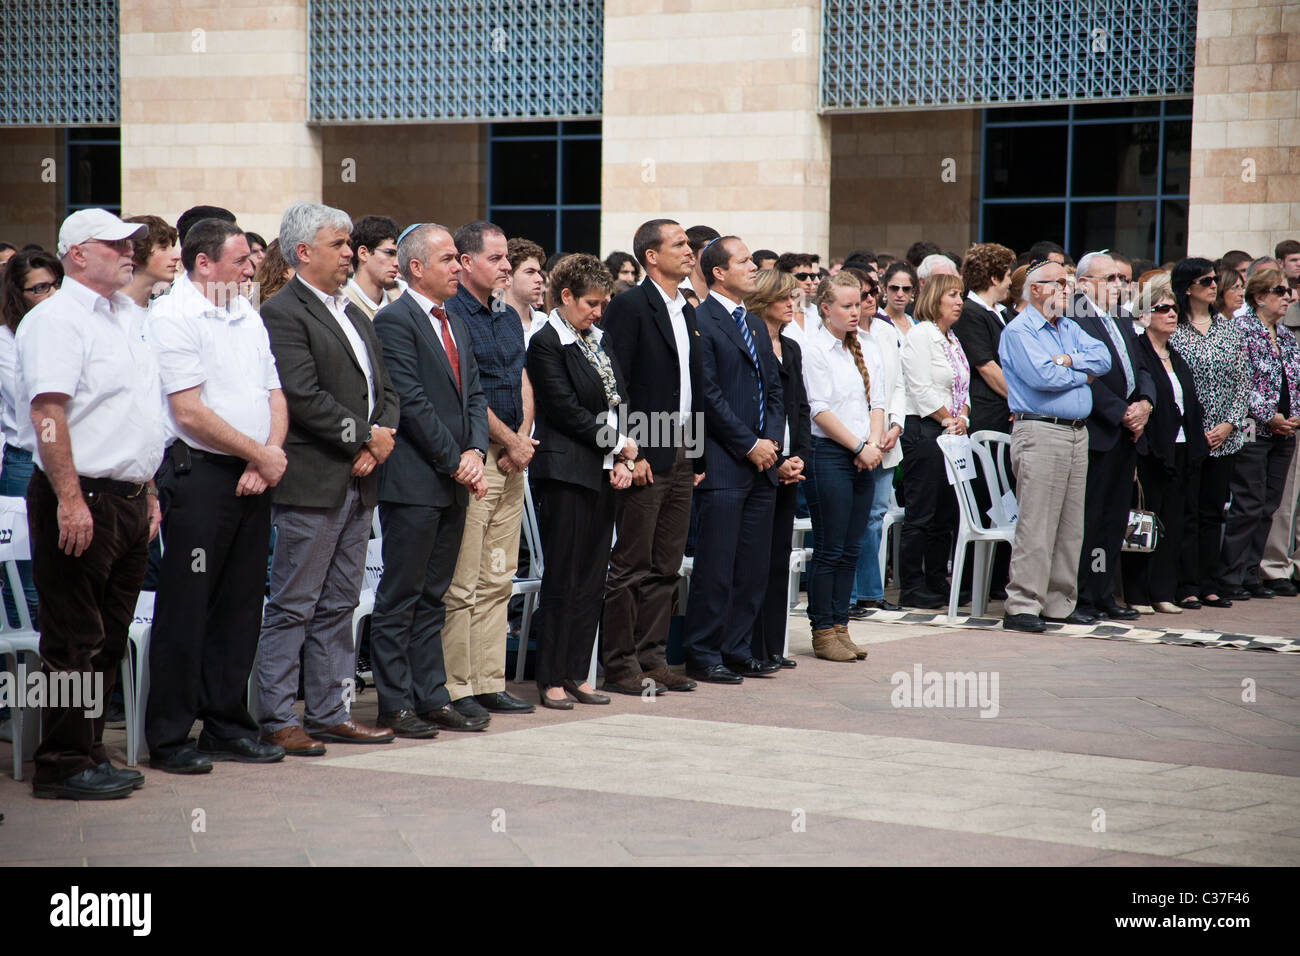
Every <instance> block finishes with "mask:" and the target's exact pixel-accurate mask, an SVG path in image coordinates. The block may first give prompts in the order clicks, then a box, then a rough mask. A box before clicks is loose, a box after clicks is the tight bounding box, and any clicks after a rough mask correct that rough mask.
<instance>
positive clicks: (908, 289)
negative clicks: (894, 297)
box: [885, 285, 912, 292]
mask: <svg viewBox="0 0 1300 956" xmlns="http://www.w3.org/2000/svg"><path fill="white" fill-rule="evenodd" d="M885 288H887V289H888V290H889V291H890V292H911V291H912V287H911V286H910V285H889V286H886V287H885Z"/></svg>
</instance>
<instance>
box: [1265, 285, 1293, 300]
mask: <svg viewBox="0 0 1300 956" xmlns="http://www.w3.org/2000/svg"><path fill="white" fill-rule="evenodd" d="M1268 293H1269V295H1277V296H1281V297H1282V298H1284V299H1285V298H1287V297H1288V296H1289V295H1291V287H1290V286H1285V285H1275V286H1273V288H1271V289H1269V290H1268Z"/></svg>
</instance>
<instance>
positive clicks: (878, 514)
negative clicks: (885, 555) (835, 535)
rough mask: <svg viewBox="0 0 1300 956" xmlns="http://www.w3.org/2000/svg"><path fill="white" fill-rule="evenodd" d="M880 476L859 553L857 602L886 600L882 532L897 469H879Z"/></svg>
mask: <svg viewBox="0 0 1300 956" xmlns="http://www.w3.org/2000/svg"><path fill="white" fill-rule="evenodd" d="M877 472H878V473H879V477H878V478H877V479H876V487H875V490H874V491H873V492H872V495H871V513H870V515H868V517H867V530H866V532H865V533H864V534H863V535H862V551H861V552H860V553H859V554H858V573H857V577H856V578H855V579H854V581H853V595H852V596H851V597H850V598H849V601H850V602H853V601H858V600H862V601H880V600H883V599H884V597H885V587H884V584H885V575H884V570H885V569H884V568H882V567H881V566H880V530H881V526H882V525H883V524H884V521H885V512H886V511H888V510H889V493H890V491H892V490H893V488H894V469H893V468H878V469H877Z"/></svg>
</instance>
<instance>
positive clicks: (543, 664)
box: [535, 473, 615, 688]
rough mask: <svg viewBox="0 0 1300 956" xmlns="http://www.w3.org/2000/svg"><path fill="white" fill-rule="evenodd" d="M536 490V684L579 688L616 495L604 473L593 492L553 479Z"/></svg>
mask: <svg viewBox="0 0 1300 956" xmlns="http://www.w3.org/2000/svg"><path fill="white" fill-rule="evenodd" d="M538 484H539V485H540V486H541V488H542V501H543V502H544V504H543V505H542V507H541V511H540V512H539V513H538V515H537V530H538V531H539V532H540V533H541V537H542V556H543V561H544V562H545V565H544V570H543V571H542V592H541V604H540V608H541V613H542V614H543V615H544V616H545V618H546V626H545V628H544V629H543V630H542V632H541V633H540V634H538V636H537V667H536V669H535V672H536V676H537V684H538V686H539V687H542V688H546V687H556V686H559V685H560V684H562V683H563V682H564V681H566V680H572V681H576V682H577V683H579V684H581V683H582V682H583V681H585V680H586V679H587V671H588V670H589V669H590V666H591V648H592V645H593V643H594V642H595V640H596V625H597V624H598V623H599V621H600V609H601V604H602V602H603V600H604V595H605V571H606V569H607V568H608V566H609V546H610V541H611V539H612V538H613V536H614V493H615V492H614V489H613V487H612V486H611V485H610V484H609V476H608V474H604V473H602V475H601V484H600V490H598V491H597V490H593V489H591V488H585V487H583V486H581V485H575V484H571V483H569V482H567V481H556V480H554V479H543V480H541V481H539V482H538Z"/></svg>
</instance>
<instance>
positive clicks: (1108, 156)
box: [1071, 123, 1160, 196]
mask: <svg viewBox="0 0 1300 956" xmlns="http://www.w3.org/2000/svg"><path fill="white" fill-rule="evenodd" d="M1159 161H1160V124H1159V123H1116V124H1115V125H1113V126H1112V125H1110V124H1106V125H1104V126H1076V127H1075V128H1074V187H1073V189H1072V190H1071V192H1072V193H1073V194H1074V195H1075V196H1141V195H1151V194H1153V193H1154V192H1155V191H1156V172H1157V169H1158V167H1157V163H1159Z"/></svg>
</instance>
